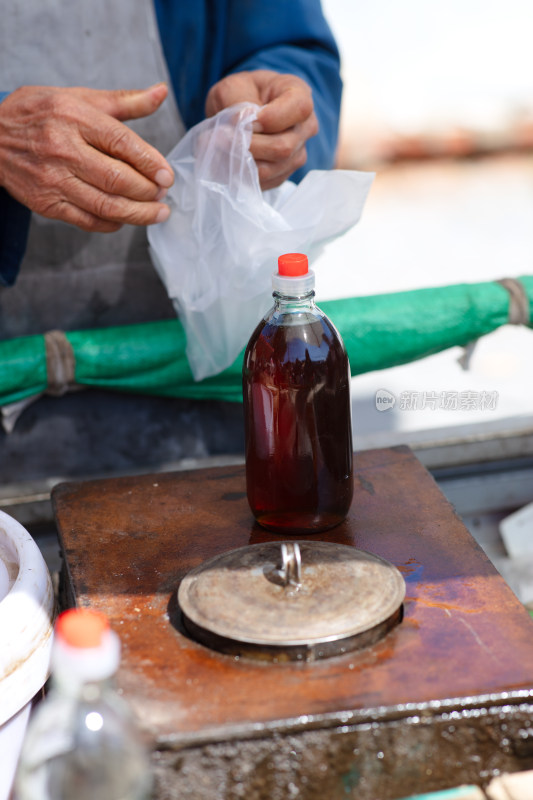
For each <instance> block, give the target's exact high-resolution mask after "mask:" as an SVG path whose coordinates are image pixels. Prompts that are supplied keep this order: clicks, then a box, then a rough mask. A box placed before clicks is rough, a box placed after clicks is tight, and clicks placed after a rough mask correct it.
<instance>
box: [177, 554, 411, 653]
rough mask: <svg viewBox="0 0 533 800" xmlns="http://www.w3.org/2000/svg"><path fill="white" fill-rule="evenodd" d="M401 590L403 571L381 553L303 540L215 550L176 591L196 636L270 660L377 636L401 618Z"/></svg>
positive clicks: (344, 648)
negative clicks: (373, 553)
mask: <svg viewBox="0 0 533 800" xmlns="http://www.w3.org/2000/svg"><path fill="white" fill-rule="evenodd" d="M404 597H405V583H404V580H403V578H402V576H401V574H400V573H399V571H398V570H397V569H396V567H394V566H393V565H392V564H390V563H389V562H387V561H385V560H384V559H382V558H380V557H379V556H376V555H372V554H371V553H367V552H366V551H364V550H358V549H356V548H354V547H349V546H347V545H340V544H334V543H331V542H317V541H305V540H302V541H291V542H281V543H277V542H268V543H264V544H256V545H250V546H248V547H241V548H239V549H237V550H231V551H229V552H226V553H223V554H221V555H218V556H215V557H214V558H212V559H210V560H209V561H206V562H204V563H203V564H201V565H200V566H199V567H197V568H196V569H193V570H191V572H189V573H188V575H186V576H185V578H184V579H183V581H182V582H181V584H180V587H179V590H178V603H179V605H180V607H181V610H182V612H183V617H184V623H185V627H186V628H187V629H188V631H189V632H190V633H191V634H192V636H193V637H194V638H196V639H199V640H200V641H201V642H203V643H204V644H207V645H209V646H211V647H214V648H215V649H218V650H222V651H223V652H231V653H234V654H235V653H242V654H248V655H255V656H258V657H270V658H274V659H275V660H279V658H280V657H282V654H284V657H285V658H289V659H292V658H296V659H300V658H303V657H305V658H308V659H309V658H313V659H314V658H324V657H326V656H330V655H335V654H338V653H340V652H346V651H347V650H351V649H353V648H355V647H360V646H363V645H365V644H368V643H369V642H373V641H376V639H378V638H380V636H381V635H383V634H384V633H386V631H387V630H389V629H390V627H392V625H394V624H395V623H396V622H398V621H399V620H400V618H401V606H402V602H403V599H404Z"/></svg>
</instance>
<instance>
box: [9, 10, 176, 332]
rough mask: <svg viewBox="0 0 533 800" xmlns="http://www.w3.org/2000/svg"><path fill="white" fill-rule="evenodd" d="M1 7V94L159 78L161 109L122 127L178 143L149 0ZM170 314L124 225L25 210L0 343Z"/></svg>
mask: <svg viewBox="0 0 533 800" xmlns="http://www.w3.org/2000/svg"><path fill="white" fill-rule="evenodd" d="M2 5H3V8H2V18H1V21H0V88H1V89H2V90H7V91H9V90H12V89H15V88H17V87H18V86H23V85H27V84H39V85H50V86H86V87H89V88H93V89H139V88H144V87H147V86H149V85H151V84H153V83H156V82H158V81H162V80H164V81H166V82H167V83H168V85H169V89H170V94H169V97H168V98H167V99H166V100H165V102H164V103H163V106H162V107H161V108H160V109H159V110H158V111H157V112H156V113H155V114H152V115H151V116H150V117H146V118H144V119H140V120H134V121H132V122H131V123H127V124H128V125H130V126H131V128H133V129H134V130H135V131H136V132H137V133H139V135H140V136H142V137H143V138H144V139H145V140H146V141H148V142H150V144H152V145H153V146H154V147H156V148H157V149H158V150H159V151H160V152H162V153H163V154H166V153H168V152H169V151H170V150H171V148H172V147H173V146H174V145H175V144H176V142H177V141H178V139H180V138H181V136H182V135H183V133H184V126H183V123H182V121H181V118H180V116H179V112H178V109H177V106H176V102H175V99H174V96H173V93H172V88H171V83H170V79H169V76H168V72H167V67H166V63H165V60H164V55H163V51H162V48H161V43H160V39H159V32H158V28H157V20H156V16H155V9H154V7H153V2H152V0H67V2H65V0H24V2H14V3H3V4H2ZM173 316H175V312H174V310H173V306H172V304H171V303H170V301H169V300H168V297H167V294H166V291H165V289H164V287H163V285H162V284H161V282H160V280H159V277H158V276H157V274H156V272H155V270H154V269H153V267H152V265H151V263H150V259H149V256H148V248H147V240H146V230H145V229H144V228H139V227H136V226H130V225H125V226H123V227H122V228H121V229H120V230H119V231H117V232H116V233H112V234H102V233H87V232H85V231H82V230H79V229H78V228H76V227H74V226H71V225H67V224H66V223H62V222H56V221H53V220H48V219H45V218H44V217H41V216H40V215H38V214H33V215H32V223H31V228H30V235H29V240H28V248H27V251H26V256H25V258H24V261H23V264H22V267H21V271H20V273H19V277H18V279H17V283H16V284H15V286H14V287H12V288H9V289H5V288H0V339H5V338H9V337H13V336H21V335H26V334H35V333H43V332H45V331H47V330H49V329H51V328H60V329H62V330H76V329H80V328H90V327H107V326H109V325H121V324H129V323H134V322H144V321H149V320H155V319H161V318H169V317H173Z"/></svg>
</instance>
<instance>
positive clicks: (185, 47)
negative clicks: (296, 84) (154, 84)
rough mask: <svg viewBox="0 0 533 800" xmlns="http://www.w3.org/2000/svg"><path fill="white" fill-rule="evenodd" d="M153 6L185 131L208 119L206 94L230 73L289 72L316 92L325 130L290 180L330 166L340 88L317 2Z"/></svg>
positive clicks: (172, 1)
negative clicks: (303, 164) (205, 116)
mask: <svg viewBox="0 0 533 800" xmlns="http://www.w3.org/2000/svg"><path fill="white" fill-rule="evenodd" d="M155 5H156V11H157V14H158V19H159V28H160V31H161V39H162V44H163V49H164V52H165V57H166V60H167V63H168V65H169V70H170V74H171V78H172V84H173V87H174V91H175V94H176V97H177V101H178V106H179V109H180V112H181V115H182V117H183V120H184V122H185V125H186V127H187V128H190V127H192V126H193V125H195V124H196V123H198V122H200V121H201V120H202V119H203V117H204V105H205V99H206V96H207V92H208V91H209V89H210V88H211V86H212V85H213V84H214V83H216V82H217V81H218V80H220V79H221V78H223V77H225V76H226V75H228V74H230V73H232V72H239V71H242V70H253V69H271V70H275V71H277V72H285V73H292V74H295V75H298V76H299V77H301V78H303V79H304V80H305V81H307V83H308V84H309V85H310V86H311V89H312V92H313V101H314V104H315V112H316V115H317V117H318V122H319V126H320V130H319V133H318V134H317V136H315V137H313V139H311V140H310V141H309V142H308V146H307V152H308V160H307V164H306V165H305V167H303V168H302V169H301V170H299V171H298V172H297V173H295V174H294V175H293V176H292V178H293V179H294V180H299V179H301V178H302V177H303V175H304V174H305V173H306V172H308V171H309V170H310V169H329V168H330V167H332V166H333V164H334V159H335V151H336V145H337V134H338V119H339V113H340V102H341V92H342V82H341V77H340V58H339V52H338V49H337V46H336V43H335V40H334V38H333V36H332V33H331V31H330V29H329V27H328V24H327V22H326V19H325V17H324V15H323V13H322V8H321V5H320V0H291V2H287V0H268V2H267V0H255V2H250V0H195V2H194V3H189V4H185V3H183V4H182V3H180V2H177V1H176V0H155ZM187 5H188V6H189V8H188V9H187V8H186V6H187ZM184 6H185V8H184Z"/></svg>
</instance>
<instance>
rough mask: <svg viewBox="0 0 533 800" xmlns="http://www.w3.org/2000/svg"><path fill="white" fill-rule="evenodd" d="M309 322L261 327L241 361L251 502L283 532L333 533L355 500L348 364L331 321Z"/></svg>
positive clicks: (258, 516)
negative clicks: (353, 494) (353, 496)
mask: <svg viewBox="0 0 533 800" xmlns="http://www.w3.org/2000/svg"><path fill="white" fill-rule="evenodd" d="M315 310H316V309H315ZM319 313H320V312H319ZM300 316H301V315H300ZM309 319H310V321H307V322H306V321H305V320H304V322H303V323H302V324H296V325H279V324H276V320H275V319H272V320H270V321H269V320H267V321H264V320H263V321H262V322H261V323H260V324H259V326H258V327H257V329H256V331H255V333H254V334H253V336H252V338H251V340H250V343H249V344H248V347H247V349H246V353H245V356H244V367H243V390H244V392H243V397H244V413H245V433H246V481H247V493H248V502H249V503H250V508H251V509H252V512H253V513H254V515H255V517H256V519H257V521H258V522H259V523H260V524H261V525H263V526H264V527H265V528H268V529H270V530H276V531H278V532H280V533H281V532H286V533H298V532H318V531H323V530H327V529H328V528H332V527H334V526H335V525H338V524H339V523H340V522H342V520H343V519H344V518H345V517H346V515H347V513H348V509H349V507H350V503H351V500H352V492H353V480H352V457H353V456H352V432H351V410H350V384H349V365H348V358H347V355H346V351H345V349H344V345H343V344H342V342H341V340H340V339H339V337H338V334H337V332H336V330H335V328H334V327H333V325H332V324H331V323H330V322H329V320H328V319H327V318H326V317H318V318H317V315H316V314H314V315H309Z"/></svg>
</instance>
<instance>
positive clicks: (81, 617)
mask: <svg viewBox="0 0 533 800" xmlns="http://www.w3.org/2000/svg"><path fill="white" fill-rule="evenodd" d="M109 629H110V626H109V622H108V620H107V617H105V616H104V615H103V614H100V613H99V612H97V611H91V610H90V609H88V608H79V609H78V608H71V609H69V610H68V611H64V612H63V613H62V614H60V616H59V617H58V620H57V622H56V634H57V636H59V637H60V638H61V639H62V640H63V641H64V642H65V644H67V645H70V646H71V647H99V646H100V645H101V644H102V638H103V636H104V634H105V633H106V632H107V631H108V630H109Z"/></svg>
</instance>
